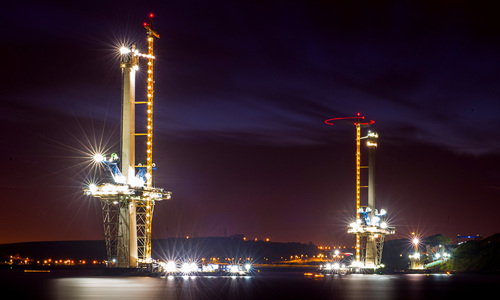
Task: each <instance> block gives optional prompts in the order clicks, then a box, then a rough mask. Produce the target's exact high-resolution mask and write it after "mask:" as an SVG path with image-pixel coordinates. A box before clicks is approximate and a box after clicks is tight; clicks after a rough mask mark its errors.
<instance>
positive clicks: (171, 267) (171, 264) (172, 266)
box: [165, 261, 177, 273]
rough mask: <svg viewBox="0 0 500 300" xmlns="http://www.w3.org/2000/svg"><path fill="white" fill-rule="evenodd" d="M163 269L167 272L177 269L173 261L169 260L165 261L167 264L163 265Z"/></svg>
mask: <svg viewBox="0 0 500 300" xmlns="http://www.w3.org/2000/svg"><path fill="white" fill-rule="evenodd" d="M165 271H167V273H173V272H176V271H177V266H176V264H175V262H174V261H169V262H167V265H166V266H165Z"/></svg>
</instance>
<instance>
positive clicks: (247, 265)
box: [245, 264, 252, 272]
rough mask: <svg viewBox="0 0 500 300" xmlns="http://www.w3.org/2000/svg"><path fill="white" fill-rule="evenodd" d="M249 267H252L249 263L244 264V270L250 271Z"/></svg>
mask: <svg viewBox="0 0 500 300" xmlns="http://www.w3.org/2000/svg"><path fill="white" fill-rule="evenodd" d="M251 267H252V266H251V265H250V264H246V265H245V270H247V272H248V271H250V268H251Z"/></svg>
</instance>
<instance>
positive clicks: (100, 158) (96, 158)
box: [94, 153, 104, 163]
mask: <svg viewBox="0 0 500 300" xmlns="http://www.w3.org/2000/svg"><path fill="white" fill-rule="evenodd" d="M103 160H104V155H102V154H101V153H96V154H95V155H94V161H95V162H96V163H100V162H102V161H103Z"/></svg>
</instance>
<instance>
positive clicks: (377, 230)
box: [325, 113, 394, 269]
mask: <svg viewBox="0 0 500 300" xmlns="http://www.w3.org/2000/svg"><path fill="white" fill-rule="evenodd" d="M346 119H354V120H356V121H355V122H354V125H355V126H356V218H355V221H354V222H352V223H351V224H350V225H349V226H348V231H347V232H348V233H353V234H355V235H356V261H355V263H353V266H355V267H357V268H370V269H372V268H373V269H375V268H378V267H380V265H381V259H382V250H383V244H384V239H385V236H386V235H388V234H394V227H390V226H389V225H388V224H387V222H386V220H385V218H386V211H385V210H384V209H382V210H380V212H379V211H378V210H377V209H376V208H375V150H376V147H377V138H378V134H377V133H374V132H370V131H369V132H368V134H367V135H366V136H364V137H362V136H361V129H362V128H363V127H369V126H370V125H372V124H374V123H375V122H374V121H369V122H363V120H364V117H363V116H361V115H360V114H359V113H358V114H357V116H356V117H344V118H334V119H328V120H326V121H325V123H326V124H328V125H333V122H337V121H340V120H346ZM362 139H366V140H367V142H366V146H367V147H368V150H369V156H368V160H369V161H368V166H362V165H361V140H362ZM361 169H368V185H366V186H362V185H361V180H362V178H361V177H362V176H361ZM361 188H368V199H367V201H366V200H365V201H366V202H363V203H366V205H362V199H361Z"/></svg>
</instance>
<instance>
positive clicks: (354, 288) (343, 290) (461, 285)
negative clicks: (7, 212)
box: [0, 270, 500, 300]
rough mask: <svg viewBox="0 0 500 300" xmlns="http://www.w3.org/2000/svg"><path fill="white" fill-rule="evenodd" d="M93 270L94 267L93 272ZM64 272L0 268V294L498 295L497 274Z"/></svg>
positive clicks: (114, 296) (24, 296)
mask: <svg viewBox="0 0 500 300" xmlns="http://www.w3.org/2000/svg"><path fill="white" fill-rule="evenodd" d="M94 273H95V272H94ZM94 273H92V272H87V273H85V272H80V271H66V272H62V271H59V272H51V273H23V272H22V271H16V272H14V271H10V272H9V271H7V270H3V271H2V272H1V273H0V289H1V291H2V294H1V295H2V296H1V297H0V298H1V299H75V300H76V299H120V300H125V299H466V298H467V299H498V288H499V287H500V276H492V275H454V274H452V275H449V276H448V275H438V274H430V275H426V274H397V275H359V274H356V275H355V274H351V275H343V276H340V275H327V276H325V277H323V278H314V277H307V276H304V273H303V272H261V273H259V274H258V275H255V276H246V277H194V276H193V277H172V278H150V277H104V276H100V275H99V274H94Z"/></svg>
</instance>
